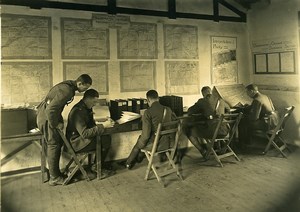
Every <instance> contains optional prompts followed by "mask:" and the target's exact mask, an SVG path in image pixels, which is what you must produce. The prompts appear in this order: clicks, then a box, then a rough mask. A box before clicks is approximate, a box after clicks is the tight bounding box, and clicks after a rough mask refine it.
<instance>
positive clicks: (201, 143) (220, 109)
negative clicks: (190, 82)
mask: <svg viewBox="0 0 300 212" xmlns="http://www.w3.org/2000/svg"><path fill="white" fill-rule="evenodd" d="M201 93H202V96H203V98H201V99H199V100H198V101H197V102H196V103H195V104H194V105H193V106H191V107H190V108H189V109H188V115H189V116H193V115H194V119H196V120H194V121H196V122H198V121H202V122H203V124H197V125H194V126H193V125H191V126H189V125H188V123H185V126H184V131H185V133H186V135H187V137H188V138H189V140H190V141H191V143H192V144H193V145H194V146H195V147H196V148H197V149H198V151H199V152H200V153H201V155H202V156H203V157H204V158H205V157H206V152H207V147H206V142H205V138H212V136H213V134H214V131H215V128H216V124H217V122H218V117H219V116H220V115H221V114H224V113H225V112H226V110H229V109H230V107H229V105H228V104H227V103H225V102H224V101H223V100H222V99H219V98H217V97H215V96H213V95H212V92H211V88H210V87H208V86H205V87H203V88H202V89H201ZM186 122H189V120H187V121H186ZM228 130H229V129H228V127H227V126H225V125H224V126H222V125H221V127H220V130H219V132H222V131H223V133H224V134H225V135H226V134H227V132H228Z"/></svg>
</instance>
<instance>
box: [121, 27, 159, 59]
mask: <svg viewBox="0 0 300 212" xmlns="http://www.w3.org/2000/svg"><path fill="white" fill-rule="evenodd" d="M118 58H120V59H155V58H157V30H156V24H149V23H131V24H130V27H128V28H125V27H124V28H120V29H118Z"/></svg>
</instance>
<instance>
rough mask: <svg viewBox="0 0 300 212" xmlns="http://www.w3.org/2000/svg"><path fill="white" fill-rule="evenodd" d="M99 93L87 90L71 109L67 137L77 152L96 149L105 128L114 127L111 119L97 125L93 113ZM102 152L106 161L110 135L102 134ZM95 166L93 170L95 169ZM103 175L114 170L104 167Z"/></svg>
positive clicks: (109, 173) (102, 156)
mask: <svg viewBox="0 0 300 212" xmlns="http://www.w3.org/2000/svg"><path fill="white" fill-rule="evenodd" d="M98 100H99V93H98V92H97V91H96V90H94V89H89V90H87V91H86V92H85V93H84V95H83V98H82V100H80V101H79V102H78V103H77V104H76V105H74V106H73V108H72V109H71V111H70V113H69V116H68V125H67V130H66V135H67V136H66V137H67V139H68V140H69V141H70V142H71V145H72V147H73V149H74V151H75V152H88V151H93V150H95V149H96V139H97V136H100V135H101V134H102V133H103V131H104V128H108V127H112V126H113V122H112V121H111V119H108V120H107V121H105V122H103V123H102V124H98V125H96V123H95V120H94V114H93V107H94V106H95V105H96V104H97V103H98ZM101 139H102V154H101V160H102V161H104V160H105V158H106V155H107V153H108V150H109V148H110V145H111V137H110V135H103V136H101ZM94 167H95V166H93V171H94V170H95V168H94ZM101 174H102V177H105V176H108V175H111V174H113V171H110V170H105V169H102V173H101Z"/></svg>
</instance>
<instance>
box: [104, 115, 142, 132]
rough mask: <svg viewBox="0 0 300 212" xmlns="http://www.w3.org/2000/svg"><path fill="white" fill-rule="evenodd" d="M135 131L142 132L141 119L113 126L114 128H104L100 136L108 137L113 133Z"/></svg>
mask: <svg viewBox="0 0 300 212" xmlns="http://www.w3.org/2000/svg"><path fill="white" fill-rule="evenodd" d="M137 130H142V121H141V118H139V119H135V120H133V121H130V122H127V123H124V124H115V126H114V127H110V128H106V129H105V130H104V132H103V134H102V135H110V134H114V133H122V132H130V131H137Z"/></svg>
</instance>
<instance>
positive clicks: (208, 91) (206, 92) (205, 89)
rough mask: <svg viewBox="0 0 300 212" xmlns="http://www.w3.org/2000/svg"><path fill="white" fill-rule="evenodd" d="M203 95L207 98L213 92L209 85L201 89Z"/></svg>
mask: <svg viewBox="0 0 300 212" xmlns="http://www.w3.org/2000/svg"><path fill="white" fill-rule="evenodd" d="M201 93H202V96H203V97H204V98H205V97H206V96H207V95H209V94H211V88H210V87H208V86H204V87H203V88H202V89H201Z"/></svg>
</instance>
